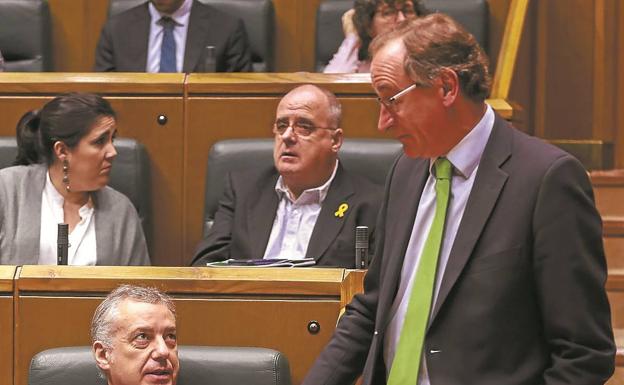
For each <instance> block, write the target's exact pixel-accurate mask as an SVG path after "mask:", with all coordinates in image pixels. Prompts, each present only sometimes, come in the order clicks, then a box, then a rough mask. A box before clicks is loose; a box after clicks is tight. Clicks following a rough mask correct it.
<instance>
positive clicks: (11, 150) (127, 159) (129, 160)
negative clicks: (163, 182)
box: [0, 136, 152, 244]
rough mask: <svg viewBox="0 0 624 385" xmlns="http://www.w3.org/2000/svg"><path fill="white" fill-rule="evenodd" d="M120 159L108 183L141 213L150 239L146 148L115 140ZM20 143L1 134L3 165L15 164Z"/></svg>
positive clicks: (118, 139) (148, 169) (146, 233)
mask: <svg viewBox="0 0 624 385" xmlns="http://www.w3.org/2000/svg"><path fill="white" fill-rule="evenodd" d="M115 148H116V149H117V158H116V159H115V162H114V163H113V169H112V171H111V177H110V182H109V185H110V186H111V187H112V188H114V189H115V190H117V191H119V192H121V193H123V194H125V195H126V196H127V197H128V198H129V199H130V201H131V202H132V204H134V207H135V208H136V209H137V212H138V213H139V217H140V218H141V223H142V224H143V231H144V232H145V236H146V238H147V240H148V244H149V240H150V239H151V218H152V215H151V205H150V166H149V160H148V157H147V151H146V150H145V147H144V146H143V145H142V144H141V143H139V142H137V141H136V140H134V139H128V138H117V139H115ZM16 155H17V142H16V141H15V137H13V136H3V137H0V168H4V167H9V166H11V165H13V161H14V160H15V156H16Z"/></svg>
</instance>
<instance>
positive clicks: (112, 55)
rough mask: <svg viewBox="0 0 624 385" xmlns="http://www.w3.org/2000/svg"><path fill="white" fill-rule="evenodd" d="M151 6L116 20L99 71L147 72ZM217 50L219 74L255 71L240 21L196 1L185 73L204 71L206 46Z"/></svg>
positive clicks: (103, 44) (100, 52)
mask: <svg viewBox="0 0 624 385" xmlns="http://www.w3.org/2000/svg"><path fill="white" fill-rule="evenodd" d="M150 21H151V18H150V13H149V9H148V3H147V2H146V3H144V4H141V5H139V6H136V7H134V8H131V9H129V10H127V11H125V12H122V13H120V14H119V15H115V16H114V17H112V18H111V19H110V20H108V22H107V23H106V25H105V26H104V29H103V30H102V34H101V35H100V40H99V42H98V45H97V50H96V52H95V71H98V72H104V71H117V72H145V69H146V66H147V50H148V41H149V31H150ZM208 45H213V46H215V47H216V54H217V72H243V71H251V50H250V48H249V43H248V41H247V33H246V32H245V27H244V25H243V22H242V21H241V20H240V19H236V18H233V17H232V16H230V15H228V14H226V13H223V12H221V11H219V10H218V9H215V8H214V7H211V6H209V5H206V4H202V3H200V2H199V1H197V0H194V1H193V6H192V7H191V15H190V17H189V26H188V32H187V35H186V49H185V51H184V64H183V66H182V72H185V73H190V72H202V71H203V63H204V55H205V52H204V50H205V47H206V46H208Z"/></svg>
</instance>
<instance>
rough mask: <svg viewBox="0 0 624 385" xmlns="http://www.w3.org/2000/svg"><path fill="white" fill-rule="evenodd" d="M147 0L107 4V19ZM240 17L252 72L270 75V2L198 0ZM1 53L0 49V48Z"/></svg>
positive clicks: (272, 15)
mask: <svg viewBox="0 0 624 385" xmlns="http://www.w3.org/2000/svg"><path fill="white" fill-rule="evenodd" d="M145 1H146V0H110V3H109V9H108V14H109V17H110V16H113V15H116V14H118V13H120V12H123V11H125V10H127V9H130V8H132V7H134V6H137V5H139V4H142V3H144V2H145ZM199 1H201V2H202V3H205V4H209V5H211V6H213V7H215V8H218V9H219V10H221V11H223V12H226V13H229V14H231V15H234V16H236V17H240V18H241V19H242V20H243V23H245V29H246V30H247V36H248V37H249V45H250V46H251V53H252V57H251V59H252V61H253V70H254V72H271V71H273V66H274V61H273V56H274V55H273V46H274V44H273V36H274V30H275V10H274V7H273V1H272V0H199ZM0 49H1V48H0Z"/></svg>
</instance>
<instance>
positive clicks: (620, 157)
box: [612, 1, 624, 168]
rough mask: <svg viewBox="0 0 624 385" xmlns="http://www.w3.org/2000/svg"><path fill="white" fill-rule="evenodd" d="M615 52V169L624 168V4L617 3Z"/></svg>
mask: <svg viewBox="0 0 624 385" xmlns="http://www.w3.org/2000/svg"><path fill="white" fill-rule="evenodd" d="M615 18H616V26H615V34H616V39H615V40H616V41H615V51H614V54H613V55H612V57H613V58H614V59H615V60H616V63H615V67H616V68H617V69H619V70H618V71H616V73H615V76H614V78H613V80H614V81H615V84H616V89H615V92H614V95H613V99H614V105H615V106H616V108H614V110H615V127H614V135H615V139H614V140H615V149H616V155H615V167H618V168H623V167H624V108H622V105H624V73H622V70H621V69H622V66H624V2H622V1H617V2H616V6H615Z"/></svg>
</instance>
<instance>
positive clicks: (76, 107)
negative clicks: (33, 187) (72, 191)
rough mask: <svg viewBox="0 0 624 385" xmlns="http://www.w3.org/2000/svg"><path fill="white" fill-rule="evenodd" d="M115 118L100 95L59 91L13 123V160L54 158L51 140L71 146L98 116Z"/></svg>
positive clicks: (25, 162)
mask: <svg viewBox="0 0 624 385" xmlns="http://www.w3.org/2000/svg"><path fill="white" fill-rule="evenodd" d="M102 117H113V118H115V117H116V115H115V111H114V110H113V108H112V107H111V105H110V103H109V102H108V101H106V100H105V99H104V98H102V97H101V96H99V95H94V94H87V93H68V94H62V95H59V96H57V97H55V98H54V99H52V100H51V101H49V102H48V103H46V104H45V105H44V106H43V108H41V109H40V110H34V111H29V112H27V113H26V114H24V115H23V116H22V117H21V119H20V120H19V122H18V124H17V127H16V138H17V151H18V152H17V157H16V158H15V162H14V164H16V165H28V164H33V163H40V162H44V161H45V162H47V163H48V164H52V163H53V162H54V143H56V142H57V141H61V142H63V143H65V144H66V145H67V146H68V147H69V148H74V147H75V146H76V145H77V144H78V142H80V140H81V139H82V138H83V137H84V136H85V135H87V134H88V133H89V132H90V130H91V128H93V125H94V124H95V123H96V122H97V120H98V119H100V118H102Z"/></svg>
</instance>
